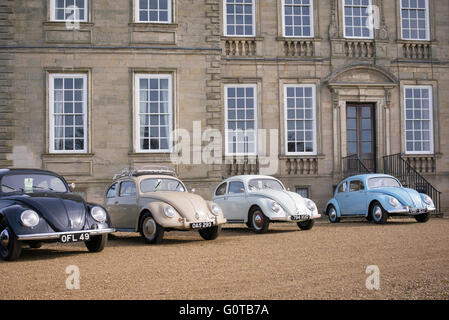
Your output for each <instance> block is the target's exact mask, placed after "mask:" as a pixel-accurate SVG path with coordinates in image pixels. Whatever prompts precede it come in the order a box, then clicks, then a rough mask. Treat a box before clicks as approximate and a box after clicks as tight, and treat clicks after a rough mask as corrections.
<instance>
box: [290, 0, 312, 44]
mask: <svg viewBox="0 0 449 320" xmlns="http://www.w3.org/2000/svg"><path fill="white" fill-rule="evenodd" d="M312 13H313V9H312V2H311V1H301V0H298V1H285V3H284V11H283V14H284V35H285V36H292V37H312V36H313V34H312V21H313V19H312Z"/></svg>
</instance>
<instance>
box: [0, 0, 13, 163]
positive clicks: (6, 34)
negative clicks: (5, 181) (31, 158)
mask: <svg viewBox="0 0 449 320" xmlns="http://www.w3.org/2000/svg"><path fill="white" fill-rule="evenodd" d="M13 4H14V1H13V0H4V1H2V2H1V3H0V46H1V47H3V48H1V49H0V168H4V167H9V166H12V161H10V160H8V154H10V153H11V152H12V150H11V149H12V146H11V140H12V139H13V137H14V131H13V128H14V120H13V116H14V113H13V112H14V108H13V105H12V76H13V70H12V68H13V63H12V61H13V54H11V53H9V52H7V51H6V48H7V46H8V45H11V44H12V42H13V38H14V36H13V31H12V15H13Z"/></svg>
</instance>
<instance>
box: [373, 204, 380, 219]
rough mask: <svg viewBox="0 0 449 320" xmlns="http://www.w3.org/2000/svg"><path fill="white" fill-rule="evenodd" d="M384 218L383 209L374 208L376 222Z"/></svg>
mask: <svg viewBox="0 0 449 320" xmlns="http://www.w3.org/2000/svg"><path fill="white" fill-rule="evenodd" d="M381 217H382V209H381V208H379V207H378V206H375V207H374V218H375V219H376V220H380V218H381Z"/></svg>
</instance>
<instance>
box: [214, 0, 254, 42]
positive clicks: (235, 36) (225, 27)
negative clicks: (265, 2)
mask: <svg viewBox="0 0 449 320" xmlns="http://www.w3.org/2000/svg"><path fill="white" fill-rule="evenodd" d="M222 1H223V6H222V10H223V13H222V15H221V16H222V19H223V23H222V24H221V25H222V34H223V36H224V37H232V38H255V37H256V35H257V34H260V32H258V31H260V30H257V27H258V25H260V23H257V21H260V20H259V19H260V5H258V4H257V1H256V0H251V1H252V6H253V11H252V17H253V24H252V27H253V34H252V35H228V34H227V24H226V21H227V15H226V13H227V11H226V0H222Z"/></svg>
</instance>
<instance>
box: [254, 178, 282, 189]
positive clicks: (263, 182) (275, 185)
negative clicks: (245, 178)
mask: <svg viewBox="0 0 449 320" xmlns="http://www.w3.org/2000/svg"><path fill="white" fill-rule="evenodd" d="M248 189H249V191H257V190H264V189H271V190H278V191H283V190H284V187H283V186H282V184H281V183H280V182H279V181H277V180H274V179H252V180H250V181H249V183H248Z"/></svg>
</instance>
